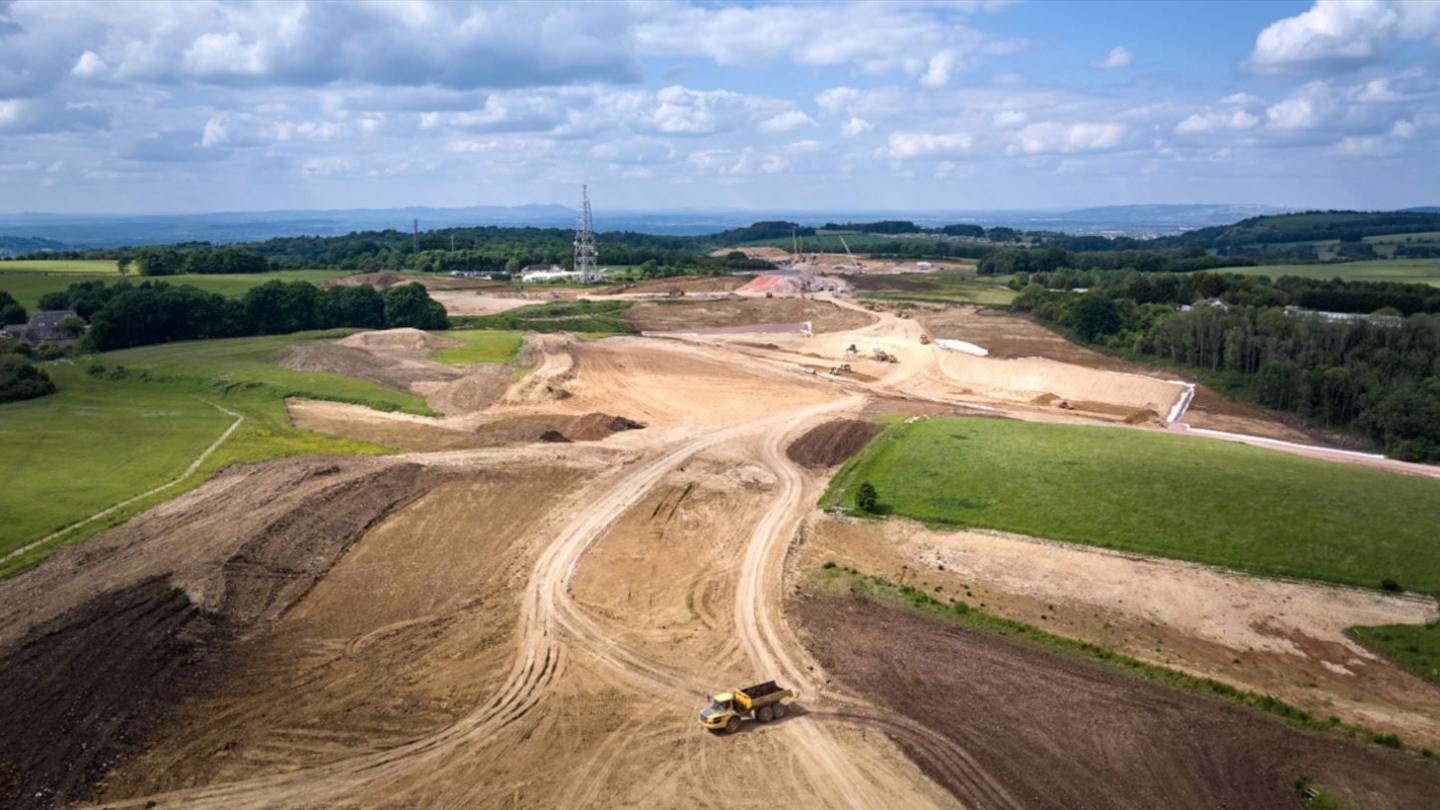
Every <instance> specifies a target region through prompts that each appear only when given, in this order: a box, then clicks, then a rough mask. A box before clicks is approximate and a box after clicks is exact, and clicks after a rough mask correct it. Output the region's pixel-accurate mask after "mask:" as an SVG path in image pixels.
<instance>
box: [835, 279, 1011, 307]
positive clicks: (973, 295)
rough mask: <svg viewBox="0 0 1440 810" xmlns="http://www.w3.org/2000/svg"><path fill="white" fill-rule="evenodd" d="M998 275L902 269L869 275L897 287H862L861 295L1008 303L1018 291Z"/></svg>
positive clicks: (872, 281) (886, 298)
mask: <svg viewBox="0 0 1440 810" xmlns="http://www.w3.org/2000/svg"><path fill="white" fill-rule="evenodd" d="M1008 280H1009V277H1008V276H1007V277H1004V278H1003V280H1002V278H1001V277H999V276H986V277H983V278H978V277H976V276H975V275H974V274H973V273H959V272H952V271H942V272H939V273H901V274H898V275H894V276H867V277H866V282H867V284H875V283H881V284H884V283H892V284H894V285H895V287H896V288H895V289H888V290H887V289H879V290H876V289H862V290H860V291H859V292H858V293H857V295H858V297H860V298H874V299H878V300H882V301H919V302H924V303H931V304H980V305H984V306H1002V307H1003V306H1009V305H1010V302H1011V301H1014V300H1015V296H1016V292H1015V291H1014V290H1012V289H1010V288H1009V287H1007V286H1005V281H1008Z"/></svg>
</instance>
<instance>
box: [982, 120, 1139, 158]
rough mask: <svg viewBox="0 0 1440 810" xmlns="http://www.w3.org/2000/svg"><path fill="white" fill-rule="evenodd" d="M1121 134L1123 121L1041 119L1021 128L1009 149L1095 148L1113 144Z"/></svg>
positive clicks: (1035, 151) (1028, 152)
mask: <svg viewBox="0 0 1440 810" xmlns="http://www.w3.org/2000/svg"><path fill="white" fill-rule="evenodd" d="M1124 136H1125V125H1124V124H1117V123H1113V122H1110V123H1090V122H1085V123H1069V124H1067V123H1060V122H1054V121H1044V122H1040V123H1035V124H1030V125H1028V126H1026V127H1025V128H1024V129H1022V130H1020V134H1019V136H1018V137H1017V138H1016V140H1015V143H1014V144H1012V145H1011V147H1010V152H1011V153H1012V154H1015V153H1023V154H1026V155H1039V154H1045V153H1050V152H1060V153H1071V152H1096V151H1103V150H1106V149H1113V148H1115V147H1116V146H1117V145H1119V143H1120V139H1121V138H1123V137H1124Z"/></svg>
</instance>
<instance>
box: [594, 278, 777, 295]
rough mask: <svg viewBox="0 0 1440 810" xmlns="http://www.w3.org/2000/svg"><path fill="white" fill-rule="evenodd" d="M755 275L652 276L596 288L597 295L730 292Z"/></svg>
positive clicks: (743, 284)
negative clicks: (673, 291) (677, 291)
mask: <svg viewBox="0 0 1440 810" xmlns="http://www.w3.org/2000/svg"><path fill="white" fill-rule="evenodd" d="M751 278H753V276H750V275H738V276H678V277H676V278H652V279H647V280H645V281H637V282H635V283H634V284H616V285H614V286H610V287H602V288H601V289H598V290H595V291H594V294H595V295H616V294H619V293H652V294H665V293H669V292H670V291H671V290H679V291H681V292H684V293H697V292H730V291H731V290H738V289H739V288H741V287H743V286H745V284H746V282H748V281H750V279H751Z"/></svg>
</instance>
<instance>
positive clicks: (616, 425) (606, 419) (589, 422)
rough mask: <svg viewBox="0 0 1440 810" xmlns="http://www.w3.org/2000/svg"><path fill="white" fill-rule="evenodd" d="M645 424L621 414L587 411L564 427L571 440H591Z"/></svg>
mask: <svg viewBox="0 0 1440 810" xmlns="http://www.w3.org/2000/svg"><path fill="white" fill-rule="evenodd" d="M644 427H645V426H644V425H642V424H640V423H639V422H636V421H635V420H633V419H626V418H625V417H623V416H611V415H610V414H608V413H598V412H597V413H587V414H585V415H584V416H581V417H577V418H576V419H575V421H573V422H571V423H570V426H569V427H567V428H565V435H566V436H567V437H569V438H570V439H571V440H572V441H577V442H593V441H597V440H599V439H603V438H605V437H606V436H609V435H610V434H612V433H619V432H620V431H622V430H640V429H642V428H644Z"/></svg>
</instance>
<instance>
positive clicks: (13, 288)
mask: <svg viewBox="0 0 1440 810" xmlns="http://www.w3.org/2000/svg"><path fill="white" fill-rule="evenodd" d="M30 264H46V265H49V264H55V265H72V264H85V263H84V262H78V263H77V262H51V261H48V260H47V261H44V262H19V261H11V262H0V290H4V291H5V292H8V293H10V294H11V295H13V296H15V300H17V301H19V302H20V303H21V304H22V305H23V306H24V307H25V308H26V309H32V310H33V309H35V308H36V307H38V306H39V304H40V296H42V295H44V294H46V293H50V292H63V291H64V290H65V289H66V288H68V287H69V286H70V285H71V284H75V283H77V282H81V281H104V282H105V283H106V284H112V283H114V282H116V281H119V280H120V274H119V273H118V272H115V270H114V264H115V263H114V262H109V264H110V266H111V270H110V272H108V273H95V272H91V271H88V270H85V269H73V270H55V269H46V270H43V271H42V270H11V269H9V267H8V266H9V265H30ZM97 264H105V262H97ZM347 275H350V273H349V271H346V270H277V271H275V272H273V273H234V274H229V275H221V274H209V273H206V274H183V275H178V276H136V275H135V274H133V273H132V274H130V275H129V276H127V277H126V278H128V279H129V280H130V283H132V284H139V283H140V282H142V281H163V282H165V283H166V284H174V285H181V284H189V285H191V286H194V287H199V288H200V289H202V290H206V291H207V292H213V293H219V294H221V295H225V296H231V297H233V296H237V295H243V294H244V293H245V291H246V290H248V289H250V288H251V287H256V286H259V285H261V284H264V283H265V282H267V281H308V282H310V283H312V284H320V283H323V282H326V281H329V280H331V279H336V278H341V277H343V276H347Z"/></svg>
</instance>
